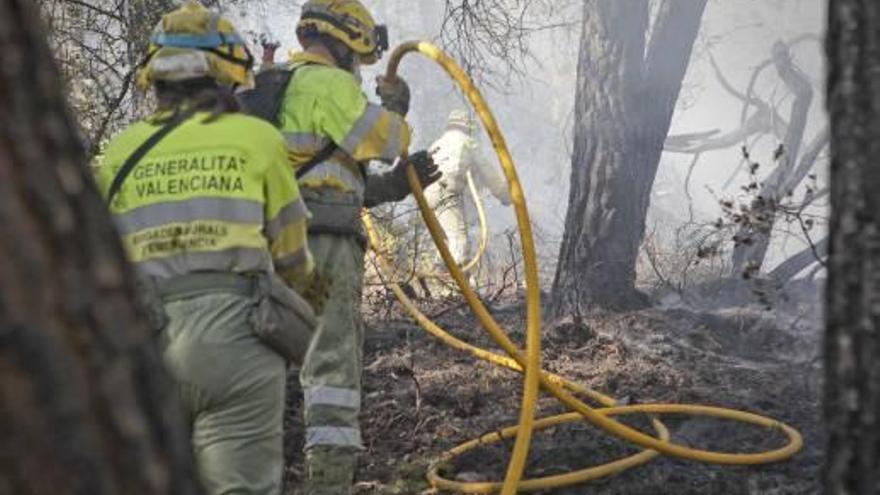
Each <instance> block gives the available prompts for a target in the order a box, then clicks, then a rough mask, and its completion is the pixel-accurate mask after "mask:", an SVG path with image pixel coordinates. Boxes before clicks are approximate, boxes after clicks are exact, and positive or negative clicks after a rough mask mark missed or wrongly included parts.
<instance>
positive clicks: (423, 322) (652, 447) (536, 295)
mask: <svg viewBox="0 0 880 495" xmlns="http://www.w3.org/2000/svg"><path fill="white" fill-rule="evenodd" d="M414 52H418V53H421V54H422V55H424V56H426V57H427V58H429V59H431V60H434V61H435V62H437V63H438V64H439V65H440V66H441V67H443V69H444V70H445V71H446V72H447V73H448V74H449V75H450V76H451V77H452V78H453V79H454V80H455V81H456V83H457V84H458V85H459V87H460V88H461V89H462V91H463V92H464V94H465V95H466V96H467V98H468V100H469V101H470V102H471V104H472V105H473V106H474V108H475V110H476V112H477V114H478V115H479V117H480V120H481V122H482V123H483V125H484V126H485V128H486V130H487V132H488V133H489V136H490V137H491V139H492V144H493V146H494V147H495V150H496V152H497V154H498V157H499V160H500V162H501V166H502V169H503V170H504V174H505V177H506V178H507V181H508V184H509V185H510V193H511V200H512V204H513V207H514V209H515V211H516V218H517V224H518V227H519V229H520V241H521V243H522V250H523V260H524V263H525V275H526V313H527V316H526V348H525V352H524V353H523V352H522V351H521V350H520V349H518V348H517V347H516V345H515V344H514V343H513V342H512V341H511V340H510V338H509V337H508V335H507V333H506V332H505V331H504V330H503V329H502V328H501V326H500V325H499V324H498V323H497V322H496V321H495V320H494V319H493V318H492V316H491V315H490V314H489V312H488V310H487V309H486V308H485V306H484V305H483V304H482V302H481V301H480V299H479V297H478V296H477V294H476V293H475V292H474V290H473V288H472V287H471V286H470V285H469V283H468V280H467V277H466V275H465V273H464V271H463V270H462V269H461V267H459V266H458V264H457V263H456V261H455V260H454V259H453V258H452V255H451V253H450V252H449V249H448V247H447V246H446V243H445V236H444V234H443V230H442V228H441V226H440V225H439V223H438V221H437V218H436V216H435V215H434V212H433V210H432V209H431V208H430V207H429V206H428V203H427V200H426V199H425V196H424V193H423V191H422V188H421V185H420V183H419V180H418V177H417V175H416V173H415V170H413V169H412V168H410V169H409V171H408V172H409V174H408V175H409V182H410V186H411V187H412V190H413V194H414V196H415V198H416V201H417V202H418V204H419V209H420V210H421V213H422V217H423V218H424V220H425V222H426V224H427V226H428V230H429V231H430V232H431V236H432V238H433V239H434V243H435V244H436V246H437V249H438V250H439V251H440V255H441V257H442V258H443V261H444V263H445V264H446V266H447V268H448V269H449V271H450V274H451V275H452V278H453V279H454V280H455V282H456V284H457V285H458V286H459V289H460V290H461V291H462V294H463V295H464V297H465V299H466V300H467V302H468V305H469V306H470V308H471V310H472V311H473V312H474V314H475V315H476V316H477V318H478V319H479V321H480V323H481V324H482V325H483V326H484V327H485V328H486V330H487V331H488V332H489V333H490V335H491V336H492V338H493V339H494V340H495V341H496V342H497V343H498V345H499V346H501V348H502V349H503V350H504V351H505V352H506V353H507V354H508V355H509V357H505V356H500V355H497V354H494V353H491V352H488V351H486V350H484V349H479V348H477V347H475V346H472V345H470V344H467V343H466V342H463V341H461V340H459V339H457V338H455V337H453V336H452V335H450V334H449V333H448V332H446V331H444V330H443V329H442V328H440V327H439V326H438V325H436V324H435V323H434V322H432V321H431V320H430V319H428V318H427V317H426V316H425V315H424V314H422V313H421V311H419V309H418V308H417V307H416V306H415V304H414V303H413V302H412V301H411V300H410V299H409V298H408V297H407V296H406V294H405V293H404V292H403V291H402V290H401V289H400V287H399V286H397V284H395V283H393V282H387V283H388V285H389V287H390V288H391V290H392V291H393V292H394V293H395V295H396V296H397V298H398V299H399V300H400V302H401V304H403V306H404V307H405V308H406V310H407V311H408V312H409V313H410V314H411V315H412V316H413V318H415V320H416V321H417V322H418V323H419V325H420V326H422V327H423V328H424V329H425V330H426V331H428V332H429V333H431V334H432V335H435V336H436V337H438V338H440V339H441V340H443V341H444V342H446V343H447V344H449V345H451V346H452V347H454V348H457V349H461V350H465V351H467V352H470V353H471V354H473V355H474V356H476V357H478V358H480V359H484V360H487V361H489V362H492V363H495V364H498V365H501V366H505V367H508V368H511V369H514V370H517V371H520V372H523V373H524V374H525V379H524V387H523V399H522V406H521V411H520V421H519V424H518V425H516V426H512V427H509V428H505V429H503V430H501V431H500V432H497V433H492V434H489V435H485V436H483V437H480V438H478V439H474V440H471V441H469V442H466V443H464V444H462V445H459V446H458V447H455V448H454V449H452V450H450V451H448V452H445V453H443V454H442V455H441V458H440V460H439V461H438V462H437V463H435V464H434V465H433V466H432V467H431V468H430V469H429V473H428V479H429V482H430V483H431V484H432V486H434V487H435V488H437V489H442V490H454V491H459V492H465V493H496V492H500V493H502V494H504V495H513V494H514V493H516V492H517V491H520V492H525V491H534V490H541V489H548V488H556V487H560V486H565V485H570V484H575V483H582V482H584V481H588V480H591V479H596V478H599V477H602V476H608V475H610V474H614V473H617V472H620V471H622V470H625V469H628V468H630V467H633V466H637V465H639V464H643V463H645V462H647V461H649V460H651V459H652V458H654V457H656V456H657V455H659V454H660V453H662V454H665V455H670V456H674V457H678V458H682V459H690V460H694V461H700V462H708V463H714V464H765V463H771V462H778V461H782V460H785V459H788V458H790V457H791V456H793V455H794V454H796V453H797V452H798V451H799V450H800V449H801V447H802V445H803V440H802V438H801V435H800V433H798V432H797V430H795V429H793V428H791V427H790V426H788V425H786V424H784V423H781V422H779V421H776V420H773V419H770V418H766V417H764V416H759V415H756V414H752V413H747V412H742V411H735V410H731V409H724V408H718V407H712V406H702V405H676V404H639V405H631V406H617V405H615V401H614V399H612V398H610V397H608V396H605V395H603V394H600V393H598V392H596V391H592V390H589V389H587V388H585V387H582V386H580V385H578V384H575V383H572V382H569V381H567V380H565V379H563V378H561V377H559V376H556V375H553V374H550V373H546V372H544V371H542V370H541V367H540V364H541V363H540V334H541V326H540V324H541V306H540V292H539V290H538V270H537V260H536V253H535V247H534V240H533V237H532V232H531V225H530V223H529V217H528V211H527V209H526V205H525V198H524V195H523V190H522V187H521V185H520V182H519V179H518V177H517V174H516V169H515V168H514V165H513V160H512V158H511V156H510V153H509V151H508V149H507V145H506V143H505V140H504V137H503V136H502V134H501V132H500V130H499V127H498V125H497V122H496V121H495V118H494V116H493V115H492V113H491V111H490V110H489V107H488V105H487V104H486V102H485V100H484V99H483V97H482V95H481V94H480V93H479V91H478V90H477V88H476V87H475V86H474V84H473V82H472V81H471V80H470V79H469V78H468V77H467V75H466V74H465V73H464V71H462V70H461V68H460V67H459V66H458V65H457V64H456V63H455V62H454V61H453V60H452V59H451V58H449V57H448V56H447V55H446V54H444V53H443V52H442V51H441V50H440V49H438V48H437V47H436V46H434V45H432V44H430V43H427V42H409V43H404V44H403V45H401V46H399V47H398V48H397V49H396V50H395V51H394V53H393V54H392V56H391V61H390V62H389V65H388V70H387V75H388V77H395V75H396V73H397V69H398V66H399V64H400V61H401V60H402V58H403V57H404V56H405V55H406V54H408V53H414ZM364 223H365V226H366V229H367V232H368V234H369V236H370V243H371V245H372V246H373V248H374V252H375V254H376V258H377V260H378V262H379V265H380V269H381V270H383V271H387V270H388V268H389V266H390V264H389V262H388V261H387V259H386V258H385V257H384V255H383V250H382V247H381V240H380V239H379V237H378V234H377V233H376V230H375V228H373V225H372V222H371V221H370V218H369V217H368V216H367V215H365V216H364ZM539 384H540V385H541V387H543V388H544V389H545V390H547V391H548V392H550V393H551V394H552V395H554V396H555V397H557V398H558V399H559V400H560V401H561V402H562V403H564V404H565V405H566V406H567V407H569V408H570V409H571V410H572V411H573V412H572V413H568V414H562V415H558V416H553V417H549V418H544V419H541V420H539V421H535V418H534V415H535V406H536V403H537V397H538V386H539ZM573 393H578V394H581V395H585V396H587V397H589V398H591V399H593V400H595V401H596V402H598V403H599V404H601V405H602V406H603V407H601V408H593V407H590V406H589V405H587V404H586V403H584V402H582V401H581V400H579V399H577V397H575V395H573ZM636 413H640V414H649V415H662V414H690V415H698V416H708V417H715V418H721V419H728V420H734V421H740V422H744V423H749V424H754V425H759V426H763V427H766V428H768V429H770V430H772V431H780V432H782V433H783V434H785V435H786V436H787V437H788V443H787V445H785V446H784V447H782V448H779V449H776V450H771V451H768V452H762V453H749V454H737V453H724V452H712V451H707V450H699V449H693V448H689V447H685V446H682V445H678V444H675V443H672V442H670V441H669V432H668V430H667V429H666V428H665V427H664V426H663V424H662V423H660V421H659V420H657V419H654V420H653V426H654V429H655V430H656V432H657V435H658V436H657V437H652V436H650V435H647V434H645V433H642V432H640V431H638V430H635V429H633V428H630V427H629V426H626V425H624V424H622V423H620V422H618V421H615V420H614V419H612V418H611V416H616V415H624V414H636ZM582 419H586V420H587V421H589V422H590V423H592V424H594V425H596V426H597V427H599V428H601V429H602V430H604V431H606V432H608V433H610V434H612V435H614V436H616V437H618V438H621V439H624V440H627V441H629V442H631V443H633V444H635V445H638V446H640V447H642V448H644V449H646V450H644V451H642V452H640V453H638V454H635V455H632V456H630V457H627V458H624V459H620V460H617V461H613V462H611V463H608V464H604V465H601V466H596V467H592V468H588V469H584V470H581V471H577V472H573V473H568V474H563V475H557V476H549V477H545V478H539V479H534V480H522V473H523V469H524V467H525V462H526V458H527V456H528V451H529V446H530V442H531V437H532V432H533V431H534V430H535V429H541V428H547V427H550V426H553V425H556V424H560V423H564V422H569V421H578V420H582ZM512 436H516V442H515V443H514V448H513V452H512V454H511V459H510V463H509V464H508V468H507V473H506V475H505V479H504V481H503V483H498V482H476V483H473V482H469V483H464V482H457V481H453V480H448V479H445V478H442V477H441V476H439V474H438V469H439V466H440V465H441V464H443V463H445V462H448V461H449V460H451V459H452V458H454V457H455V456H457V455H460V454H461V453H463V452H465V451H467V450H470V449H473V448H475V447H478V446H480V445H484V444H486V443H491V442H495V441H499V440H501V439H503V438H509V437H512Z"/></svg>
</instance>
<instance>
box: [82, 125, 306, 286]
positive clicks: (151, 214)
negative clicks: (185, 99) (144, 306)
mask: <svg viewBox="0 0 880 495" xmlns="http://www.w3.org/2000/svg"><path fill="white" fill-rule="evenodd" d="M207 117H208V114H207V113H202V112H200V113H197V114H196V115H195V116H194V117H191V118H189V119H188V120H187V121H186V122H184V123H183V124H181V125H180V126H179V127H178V128H176V129H175V130H174V131H172V132H171V133H170V134H168V135H167V136H166V137H165V138H164V139H162V140H161V141H159V143H158V144H157V145H156V146H155V147H154V148H153V149H151V150H150V151H149V152H148V153H147V155H146V156H145V157H144V158H143V159H141V160H140V162H139V163H138V165H137V166H136V167H135V168H134V169H133V170H132V171H131V173H130V174H129V175H128V178H127V179H126V180H125V182H124V183H123V186H122V188H121V189H120V191H119V193H118V194H117V196H116V197H115V199H114V201H113V202H112V204H111V205H110V210H111V212H112V213H113V216H114V219H115V223H116V225H117V228H118V230H119V232H120V234H121V235H122V239H123V243H124V244H125V247H126V249H127V251H128V255H129V257H130V259H131V261H132V262H133V263H134V264H135V265H136V267H137V268H138V269H139V270H140V271H141V272H142V273H145V274H147V275H151V276H154V277H157V278H172V277H175V276H178V275H185V274H188V273H191V272H196V271H221V272H234V273H246V272H254V271H267V270H271V269H273V268H274V269H275V270H276V271H278V273H279V274H280V275H282V276H283V277H284V278H285V279H286V280H287V281H288V282H289V283H290V284H291V285H292V286H294V287H295V288H299V289H301V288H302V287H303V284H305V283H307V279H308V277H309V276H310V274H311V271H312V268H313V261H312V255H311V253H310V252H309V249H308V245H307V243H306V222H307V220H308V216H309V213H308V210H307V208H306V206H305V203H304V202H303V201H302V199H301V197H300V193H299V189H298V186H297V183H296V179H295V178H294V176H293V174H291V173H290V165H289V162H288V159H287V150H286V146H285V144H284V140H283V138H282V137H281V135H280V134H279V132H278V131H277V130H276V129H274V128H273V127H272V126H271V125H270V124H268V123H266V122H263V121H262V120H259V119H256V118H253V117H249V116H246V115H243V114H225V115H222V116H220V117H219V118H217V119H216V120H212V121H208V122H206V121H205V119H206V118H207ZM159 128H160V124H157V123H155V119H147V120H145V121H141V122H138V123H136V124H134V125H132V126H131V127H129V128H128V129H126V130H125V131H124V132H122V133H121V134H119V135H118V136H116V137H115V138H114V139H113V140H112V141H111V142H110V144H109V145H108V146H107V149H106V151H105V154H104V157H103V160H102V165H101V167H100V170H99V172H98V177H97V178H98V185H99V187H100V188H101V191H102V193H103V194H104V195H105V196H106V194H107V193H108V190H109V189H110V185H111V183H112V182H113V178H114V177H115V176H116V174H117V172H118V170H119V169H120V168H121V167H122V164H123V163H124V162H125V160H126V159H127V158H128V157H129V155H131V154H132V153H133V152H134V150H135V149H137V148H138V146H140V145H141V144H142V143H143V142H144V141H146V140H147V139H148V138H149V136H151V135H152V134H153V133H155V132H156V131H157V130H158V129H159Z"/></svg>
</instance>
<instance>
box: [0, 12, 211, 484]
mask: <svg viewBox="0 0 880 495" xmlns="http://www.w3.org/2000/svg"><path fill="white" fill-rule="evenodd" d="M0 53H2V54H3V55H2V57H3V64H2V68H0V260H2V262H0V418H2V420H0V445H2V446H3V448H2V449H0V493H2V494H16V495H30V494H47V495H48V494H52V495H57V494H60V493H70V494H82V495H104V494H126V495H128V494H144V495H146V494H151V495H152V494H165V493H167V494H171V493H174V494H188V493H197V492H198V491H199V490H198V487H197V484H196V482H195V481H194V479H195V476H194V469H193V463H192V461H191V458H190V447H189V440H188V434H187V432H186V431H185V428H184V427H183V426H182V425H183V424H184V423H183V422H182V421H181V418H180V415H179V410H178V408H177V403H176V401H175V400H174V393H173V388H172V386H171V383H170V380H169V379H168V378H167V376H166V375H165V373H164V370H163V367H162V364H161V361H160V357H159V355H158V353H157V351H156V349H155V346H154V344H153V341H152V340H153V336H152V334H151V332H150V331H149V330H148V328H147V325H146V324H145V322H144V318H143V316H142V314H141V313H140V312H139V311H137V310H136V309H135V308H134V306H133V304H132V302H131V301H132V295H133V293H134V292H133V286H132V277H131V274H130V270H129V268H128V267H127V265H126V263H125V262H124V256H123V250H122V247H121V245H120V243H119V241H118V236H117V235H116V233H115V231H114V229H113V227H112V224H111V221H110V218H109V215H108V214H107V212H106V209H105V207H104V205H103V202H102V200H101V198H100V196H99V194H98V192H97V190H96V188H95V186H94V183H93V181H92V179H91V177H90V175H89V174H90V172H89V171H88V166H87V164H86V161H85V153H84V149H83V146H82V144H81V143H79V142H78V141H77V137H76V133H75V131H74V128H73V122H72V120H71V118H70V116H69V114H68V113H67V110H66V107H65V103H64V100H63V98H62V94H61V86H60V84H59V78H58V74H57V71H56V69H55V67H54V65H53V64H52V60H53V59H52V54H51V53H50V51H49V49H48V46H47V44H46V42H45V40H44V38H43V34H42V29H41V27H40V25H39V19H38V16H37V13H36V12H35V6H34V3H33V2H32V1H31V0H2V1H0Z"/></svg>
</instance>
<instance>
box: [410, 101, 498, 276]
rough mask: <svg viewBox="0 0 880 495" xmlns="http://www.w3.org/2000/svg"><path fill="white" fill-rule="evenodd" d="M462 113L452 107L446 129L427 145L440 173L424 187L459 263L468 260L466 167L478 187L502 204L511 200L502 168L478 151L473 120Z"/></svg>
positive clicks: (450, 248)
mask: <svg viewBox="0 0 880 495" xmlns="http://www.w3.org/2000/svg"><path fill="white" fill-rule="evenodd" d="M462 113H463V112H460V111H454V112H453V113H452V114H451V115H450V117H449V125H448V126H447V129H446V132H445V133H443V135H442V136H441V137H440V139H438V140H437V141H435V142H434V144H432V145H431V147H430V148H428V149H429V152H430V153H431V154H432V155H433V157H434V162H435V163H436V164H437V166H438V167H439V169H440V171H441V172H442V173H443V176H442V177H441V178H440V180H439V181H437V182H436V183H435V184H432V185H431V186H428V188H427V189H426V190H425V196H426V198H427V199H428V203H429V204H430V205H431V208H432V209H433V210H434V212H435V213H436V214H437V219H438V220H439V221H440V225H442V226H443V230H444V231H445V232H446V238H447V243H448V245H449V250H450V251H451V252H452V255H453V256H454V257H455V259H456V261H458V262H459V263H461V264H463V263H466V262H467V261H468V260H467V259H466V257H467V256H468V223H467V217H466V215H465V210H464V195H465V194H467V189H468V184H467V173H468V171H470V172H471V174H472V175H473V178H474V182H475V183H476V185H477V187H478V188H482V187H486V188H488V189H489V191H491V192H492V195H493V196H495V198H497V199H498V200H499V201H501V203H502V204H505V205H508V204H510V193H509V191H508V189H507V182H506V181H505V180H504V176H503V175H502V173H501V170H500V169H499V168H498V167H497V166H496V165H495V164H494V163H491V162H489V161H487V160H486V158H485V156H484V155H483V154H482V153H481V152H480V149H479V144H478V143H477V141H476V140H475V139H474V138H472V137H471V136H470V132H469V131H470V129H471V128H472V123H471V122H470V121H469V119H468V118H467V116H466V114H465V115H464V116H462Z"/></svg>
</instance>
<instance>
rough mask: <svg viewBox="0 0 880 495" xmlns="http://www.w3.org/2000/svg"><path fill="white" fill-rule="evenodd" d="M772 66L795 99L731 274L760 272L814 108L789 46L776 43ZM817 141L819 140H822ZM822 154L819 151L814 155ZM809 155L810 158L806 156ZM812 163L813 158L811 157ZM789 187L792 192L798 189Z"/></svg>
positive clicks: (742, 234) (741, 236)
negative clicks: (776, 161)
mask: <svg viewBox="0 0 880 495" xmlns="http://www.w3.org/2000/svg"><path fill="white" fill-rule="evenodd" d="M773 64H774V66H775V67H776V72H777V73H778V74H779V78H780V79H781V80H782V82H783V83H785V85H786V86H787V87H788V89H789V90H790V91H791V93H792V94H793V95H794V98H795V99H794V103H793V104H792V107H791V118H790V120H789V122H790V124H789V125H788V130H787V132H786V134H785V139H784V140H783V143H782V145H783V155H782V157H781V158H780V161H779V164H778V165H777V166H776V168H775V169H774V170H773V172H772V173H771V174H770V175H769V176H768V177H767V179H765V180H764V184H763V185H762V187H761V190H760V192H759V193H758V198H757V200H756V201H755V202H753V204H752V207H753V208H755V209H756V210H758V216H759V217H760V218H759V219H758V221H756V222H755V223H754V224H750V225H746V226H744V227H743V228H741V229H740V230H739V231H738V232H737V234H736V239H738V242H737V245H736V246H735V247H734V251H733V273H734V274H735V275H738V274H742V273H744V272H746V271H760V270H761V267H762V266H763V264H764V258H766V257H767V250H768V249H769V248H770V238H771V235H772V233H773V226H774V225H775V223H776V217H777V211H776V209H777V205H779V203H780V202H781V201H782V200H783V198H785V196H786V195H787V194H788V192H789V191H788V190H786V189H784V186H786V185H787V184H788V185H790V184H789V182H790V181H789V179H790V177H791V176H792V175H793V174H794V172H795V163H796V162H797V159H798V155H799V154H800V150H801V146H802V143H803V140H804V130H805V129H806V127H807V117H808V116H809V113H810V107H811V106H812V104H813V88H812V86H811V85H810V81H809V79H807V76H806V75H805V74H804V73H803V72H801V70H800V69H798V68H797V66H795V64H794V61H793V60H792V58H791V52H790V51H789V48H788V46H787V45H786V44H785V43H783V42H781V41H777V42H776V44H775V45H774V46H773ZM817 139H820V140H821V136H820V137H819V138H817ZM820 151H821V148H819V149H818V150H817V151H816V155H818V153H819V152H820ZM808 155H809V154H808ZM812 159H813V160H815V156H813V157H812ZM799 182H800V181H798V182H797V183H794V185H792V186H791V187H792V189H793V188H794V187H796V186H797V184H798V183H799Z"/></svg>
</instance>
